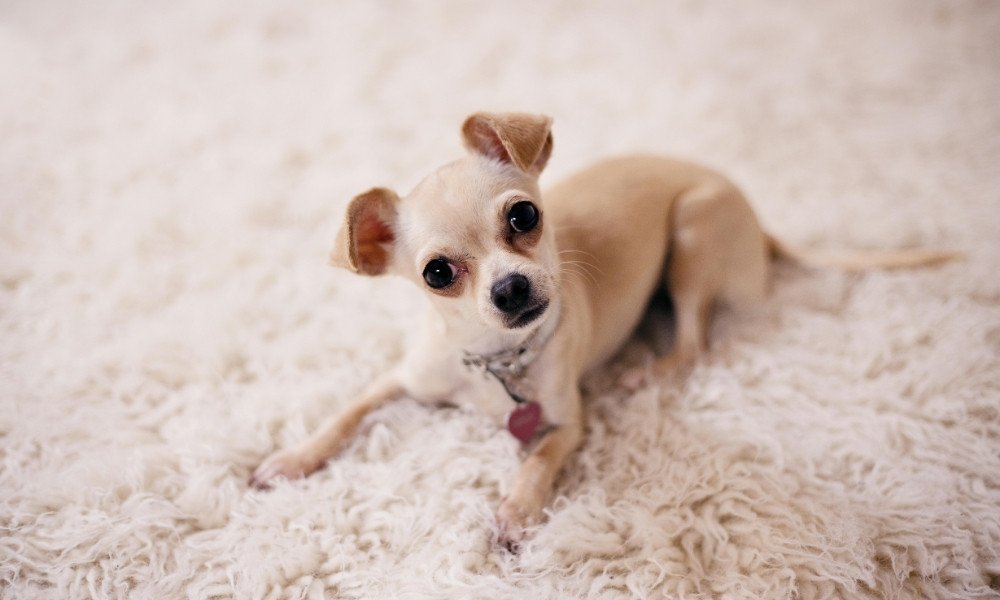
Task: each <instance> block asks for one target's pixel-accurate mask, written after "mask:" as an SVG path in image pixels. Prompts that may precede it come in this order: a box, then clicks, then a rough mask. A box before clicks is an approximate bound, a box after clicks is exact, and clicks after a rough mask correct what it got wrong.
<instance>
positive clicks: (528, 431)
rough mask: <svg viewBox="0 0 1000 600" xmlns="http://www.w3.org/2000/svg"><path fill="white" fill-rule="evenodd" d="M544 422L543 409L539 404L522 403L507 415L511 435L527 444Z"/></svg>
mask: <svg viewBox="0 0 1000 600" xmlns="http://www.w3.org/2000/svg"><path fill="white" fill-rule="evenodd" d="M541 420H542V407H541V405H539V404H538V403H537V402H522V403H520V404H518V405H517V408H515V409H514V410H512V411H510V414H508V415H507V429H508V430H509V431H510V433H511V435H513V436H514V437H516V438H517V439H519V440H521V443H523V444H527V443H528V442H530V441H531V438H532V437H534V436H535V430H537V429H538V423H539V422H540V421H541Z"/></svg>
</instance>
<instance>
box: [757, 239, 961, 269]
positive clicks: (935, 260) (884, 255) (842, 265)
mask: <svg viewBox="0 0 1000 600" xmlns="http://www.w3.org/2000/svg"><path fill="white" fill-rule="evenodd" d="M764 235H765V237H766V238H767V247H768V250H769V252H770V254H771V257H772V258H783V259H786V260H791V261H793V262H796V263H799V264H802V265H806V266H809V267H835V268H838V269H844V270H847V271H863V270H865V269H912V268H915V267H928V266H932V265H939V264H943V263H946V262H949V261H952V260H957V259H959V258H962V257H963V256H964V255H963V254H962V253H961V252H941V251H936V250H924V249H921V248H902V249H899V250H848V251H827V252H812V251H802V250H797V249H795V248H790V247H788V246H786V245H785V244H784V243H782V242H780V241H778V240H777V239H776V238H775V237H774V236H772V235H769V234H766V233H765V234H764Z"/></svg>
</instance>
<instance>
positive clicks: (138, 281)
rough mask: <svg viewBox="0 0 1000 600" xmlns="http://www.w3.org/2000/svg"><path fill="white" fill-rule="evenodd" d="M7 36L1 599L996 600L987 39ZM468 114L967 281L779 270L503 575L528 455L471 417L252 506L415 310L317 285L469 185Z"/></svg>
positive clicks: (987, 11)
mask: <svg viewBox="0 0 1000 600" xmlns="http://www.w3.org/2000/svg"><path fill="white" fill-rule="evenodd" d="M4 10H5V12H4V18H3V19H2V24H0V80H2V81H3V82H4V85H3V93H2V94H0V132H2V135H0V209H2V218H0V391H2V392H0V434H2V436H3V437H2V442H0V456H2V463H0V527H2V528H3V529H2V531H0V594H2V595H3V597H5V598H60V599H62V598H80V597H97V598H100V597H126V596H128V597H157V598H183V597H195V598H198V597H209V596H212V595H216V596H221V597H250V598H253V597H262V598H263V597H276V598H283V597H287V598H299V597H305V598H319V597H324V596H325V597H337V598H391V597H403V598H407V597H412V598H421V597H428V596H429V597H471V598H526V597H532V598H561V597H587V596H589V597H594V598H619V597H621V598H627V597H662V596H664V595H666V596H668V597H678V596H687V597H718V598H723V597H732V598H738V597H788V596H791V595H793V594H798V596H799V597H802V598H815V597H830V598H843V597H866V596H869V595H870V596H874V597H920V596H924V597H938V598H946V597H963V598H989V597H995V596H996V594H997V592H996V589H995V588H994V589H993V590H991V589H990V588H989V587H988V585H989V582H990V578H992V580H993V582H994V586H996V585H997V584H996V583H995V582H996V578H997V577H998V574H1000V560H998V558H997V551H996V549H997V548H998V547H1000V511H998V509H997V507H998V506H1000V476H998V474H1000V458H998V457H1000V414H998V408H997V407H998V406H1000V376H998V375H997V373H1000V282H998V279H997V276H996V274H997V273H998V272H1000V252H998V250H997V239H998V232H1000V214H998V211H997V190H998V189H1000V178H998V171H997V170H996V167H995V164H996V162H997V160H996V157H997V156H998V146H997V143H998V142H997V140H1000V125H998V122H997V119H996V115H997V108H996V107H997V106H998V104H1000V85H998V82H997V79H996V77H995V72H996V68H995V62H994V61H993V59H992V57H993V56H995V50H994V48H995V43H996V42H995V32H996V31H998V30H1000V9H998V8H997V7H995V6H994V5H992V4H982V5H980V4H973V3H969V4H965V3H963V4H954V5H952V4H949V5H940V6H939V5H932V4H927V5H924V4H919V3H918V4H914V3H912V2H909V1H903V0H900V1H890V2H882V3H877V4H872V3H869V2H861V1H857V2H842V3H827V4H824V5H809V6H805V5H803V6H798V5H796V4H794V3H775V2H770V1H764V0H760V1H757V2H752V3H750V4H740V5H739V6H738V7H734V5H733V4H732V3H722V2H719V3H698V4H696V5H694V4H692V5H690V6H688V5H684V4H680V3H669V4H665V5H664V6H658V7H653V6H651V5H647V4H645V3H638V2H636V3H629V2H626V3H624V4H621V3H614V4H601V3H596V2H594V3H588V2H567V3H557V4H552V3H541V2H515V3H509V2H508V3H494V4H491V5H488V6H477V7H473V6H471V5H470V6H467V5H466V4H465V3H445V4H436V5H434V6H429V7H425V8H417V7H416V6H410V5H406V4H393V5H392V6H389V5H380V4H378V3H368V4H365V3H355V4H352V5H350V8H347V7H346V6H345V5H341V4H331V5H327V4H325V3H315V4H311V5H295V6H294V7H292V6H288V5H286V4H269V3H252V2H251V3H246V2H239V3H222V4H217V3H200V2H172V3H169V4H165V5H163V6H160V7H156V6H153V5H150V4H148V3H143V4H135V5H131V4H126V5H114V6H112V5H103V4H101V3H94V2H88V3H79V5H76V4H72V3H71V4H60V5H56V4H50V3H31V2H22V3H12V4H11V5H10V6H8V7H6V8H5V9H4ZM481 108H495V109H499V110H506V109H515V108H516V109H523V110H532V111H538V112H545V113H548V114H552V115H554V116H555V117H556V121H555V130H556V147H555V152H554V154H553V158H552V160H551V162H550V164H549V167H548V169H547V171H546V173H545V175H543V178H542V180H543V184H544V183H545V182H552V181H556V180H557V179H558V178H559V176H560V175H564V174H567V173H569V172H570V171H572V170H574V169H576V168H578V167H580V166H583V165H584V164H586V163H587V162H589V161H590V160H592V159H595V158H598V157H601V156H606V155H608V154H614V153H617V152H620V151H626V150H634V149H641V150H653V151H657V152H662V153H666V154H673V155H677V154H681V155H687V156H691V157H692V158H696V159H700V160H704V161H707V162H710V163H712V164H714V165H716V166H718V167H721V168H722V169H723V170H725V172H726V173H727V174H732V175H734V179H735V180H736V181H737V182H739V183H740V184H742V186H743V187H744V189H745V190H746V191H747V192H748V195H749V197H750V198H751V200H752V201H753V203H754V206H755V207H756V208H757V209H758V212H759V214H761V215H762V219H763V221H764V222H765V224H766V226H767V228H768V229H769V230H770V231H772V232H774V233H775V234H777V235H781V236H782V237H783V239H787V240H788V241H789V242H798V243H803V244H818V245H824V246H829V247H844V246H851V247H861V246H876V245H884V244H885V243H888V245H891V246H899V245H908V244H913V245H922V246H931V247H947V248H956V249H960V250H964V251H967V252H968V253H969V255H970V256H969V259H968V260H967V261H965V262H963V263H957V264H954V265H950V266H947V267H945V268H942V269H935V270H927V271H907V272H894V273H872V274H865V275H844V274H841V273H837V272H834V271H815V272H813V271H806V270H802V269H798V268H793V267H780V268H779V269H778V272H777V277H776V281H775V285H774V289H773V293H772V295H771V297H770V299H769V300H768V301H767V302H766V303H764V304H763V305H761V306H759V307H757V308H755V309H752V310H748V311H745V312H741V313H739V314H737V313H735V312H724V313H722V315H721V318H720V319H719V320H717V321H716V323H715V325H714V327H713V332H712V340H713V342H714V345H713V348H712V350H711V351H710V353H709V355H708V356H707V357H706V359H705V360H704V361H703V362H702V364H701V366H700V367H699V368H698V369H697V370H696V371H695V373H694V374H693V375H692V377H691V378H690V379H689V380H688V381H686V382H685V383H683V384H682V385H680V386H674V385H666V384H664V385H662V386H660V387H657V388H653V389H648V390H646V391H643V392H639V393H638V394H635V395H634V396H624V395H623V394H622V393H621V392H620V391H619V390H617V389H616V388H615V387H614V386H613V385H612V382H613V381H614V377H613V372H611V371H609V372H605V373H602V374H599V375H598V376H597V377H596V378H595V379H594V380H593V381H592V382H591V386H590V387H591V393H590V397H589V400H588V409H589V410H588V413H587V416H586V424H587V428H588V435H587V438H586V440H587V441H586V442H585V445H584V446H583V447H582V449H581V450H580V452H579V453H577V454H576V455H574V457H573V458H572V459H571V460H570V463H569V464H568V465H567V468H566V470H565V473H564V475H563V477H562V478H561V479H560V481H559V484H558V486H557V494H558V495H559V498H557V500H556V501H555V503H554V505H553V506H552V507H551V510H550V517H549V519H548V521H547V523H546V524H545V525H543V526H542V527H541V528H540V529H539V530H538V532H537V533H536V535H535V537H534V538H533V539H532V541H531V542H530V543H528V544H527V545H526V547H525V548H524V549H523V550H522V552H521V554H519V555H517V556H509V555H505V554H503V553H499V552H496V551H494V550H493V546H492V539H491V535H492V531H493V530H492V529H491V527H490V525H489V520H490V519H491V518H492V512H493V509H494V508H495V506H496V504H497V503H498V502H499V499H500V497H501V496H502V495H503V494H504V493H505V492H506V491H507V490H506V489H505V486H506V485H507V482H508V481H509V479H510V476H511V475H512V474H513V473H514V471H515V469H516V468H517V466H518V464H519V462H520V460H519V456H518V444H517V443H516V441H515V440H513V439H512V438H511V437H510V435H509V434H507V433H506V432H505V431H502V430H500V429H497V428H496V427H495V426H494V425H492V424H491V423H490V421H489V420H488V419H485V418H484V417H482V416H480V415H476V414H467V413H464V412H460V411H455V410H431V409H427V408H424V407H421V406H419V405H417V404H416V403H414V402H409V401H403V402H400V403H397V404H393V405H390V406H388V407H386V408H384V409H382V410H380V411H379V412H378V414H377V415H374V416H373V417H374V418H372V419H370V420H368V421H366V423H368V424H369V425H368V426H367V427H365V428H363V430H362V432H361V434H360V435H359V436H358V437H357V438H356V439H355V440H354V441H353V442H352V444H351V445H350V446H349V447H348V449H347V451H346V453H345V455H343V456H342V457H341V458H339V459H338V460H336V461H334V462H333V463H332V464H331V465H330V467H329V468H327V469H325V470H323V471H320V472H319V473H317V474H315V475H314V476H313V477H311V478H310V479H307V480H304V481H301V482H296V483H294V484H288V485H283V486H281V487H279V488H278V489H275V490H273V491H271V492H268V493H256V492H249V493H248V492H247V490H246V485H245V482H246V478H247V476H248V474H249V472H250V470H251V469H252V467H253V466H255V465H256V464H257V463H258V462H259V460H260V459H261V458H262V457H263V456H264V455H266V454H267V452H268V451H270V450H272V449H273V448H275V447H286V446H289V445H292V444H294V443H295V442H296V441H298V440H300V439H302V437H304V436H305V435H306V433H307V432H308V431H309V430H310V429H311V428H312V425H313V424H314V423H315V422H316V421H317V420H318V419H320V418H321V417H322V415H324V414H327V413H329V412H331V411H333V410H336V409H337V408H339V407H342V406H344V405H345V404H346V403H347V402H349V401H350V400H351V398H353V397H354V396H355V395H356V394H357V393H358V392H359V390H360V388H361V387H362V386H363V384H364V383H365V382H367V381H369V380H370V379H371V378H372V377H373V376H374V375H375V374H377V373H379V372H380V371H382V370H384V369H385V368H386V367H387V365H389V364H390V363H391V362H392V361H393V360H394V359H395V358H397V357H398V355H399V354H400V352H401V351H402V348H403V347H404V346H403V341H402V339H401V338H400V336H406V335H407V329H408V328H409V327H410V326H411V324H412V323H413V319H412V314H413V313H414V312H415V311H417V310H420V308H421V306H422V302H424V301H423V300H422V299H421V298H420V296H419V295H418V294H417V293H414V292H412V291H411V290H410V289H409V287H408V285H407V284H405V282H401V281H400V282H396V281H393V280H391V279H384V280H378V281H369V280H364V279H361V278H357V277H352V276H350V275H349V274H346V273H341V272H338V271H336V270H333V269H330V268H329V267H327V266H326V265H325V264H324V261H325V257H326V252H327V250H328V247H329V244H330V242H331V241H332V235H333V232H334V231H335V230H336V227H337V225H338V223H337V220H338V219H339V218H340V215H341V214H342V212H343V207H344V203H346V201H347V200H348V199H349V198H350V197H351V195H353V194H354V193H356V192H357V191H359V190H362V189H364V188H365V187H366V186H368V185H370V184H371V183H372V182H385V183H387V184H388V183H395V184H396V187H398V188H400V189H403V188H406V187H407V186H409V185H412V184H413V183H414V182H415V181H416V179H417V178H418V177H420V176H422V175H423V174H424V173H426V172H427V171H428V170H429V169H431V168H434V167H436V166H437V165H439V164H441V163H442V162H444V161H446V160H449V159H451V158H453V157H455V156H456V155H458V153H460V152H461V150H460V148H459V143H458V137H457V135H456V134H453V133H448V132H453V131H454V129H455V123H457V122H458V121H459V120H460V119H461V118H462V117H463V116H464V115H466V114H468V113H469V112H471V111H473V110H478V109H481ZM805 182H810V185H809V187H806V186H805ZM647 346H648V344H647V343H646V342H645V338H642V339H641V340H640V341H638V342H635V343H633V344H631V345H630V346H629V349H628V350H627V352H626V355H625V358H624V359H623V362H625V363H637V362H641V361H643V360H645V359H647V358H648V357H649V353H648V347H647Z"/></svg>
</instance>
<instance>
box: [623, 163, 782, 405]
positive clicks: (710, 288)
mask: <svg viewBox="0 0 1000 600" xmlns="http://www.w3.org/2000/svg"><path fill="white" fill-rule="evenodd" d="M670 227H671V236H670V247H669V249H668V253H667V260H666V266H665V268H664V275H663V282H664V285H665V286H666V288H667V292H668V293H669V294H670V298H671V300H672V302H673V307H674V319H675V323H676V330H675V336H674V344H673V347H672V348H671V350H670V352H669V353H667V355H666V356H663V357H661V358H659V359H657V360H656V362H654V363H653V365H652V367H651V368H636V369H632V370H630V371H627V372H626V373H625V374H624V375H623V376H622V383H623V384H624V385H625V386H626V387H629V388H632V389H635V388H638V387H640V386H641V385H642V383H643V382H644V381H645V379H647V378H648V377H649V376H654V377H655V376H661V375H665V374H667V373H670V372H673V371H676V370H680V369H684V368H686V367H688V366H690V365H691V364H692V363H693V362H694V361H695V360H696V359H697V358H698V357H699V356H700V355H701V354H703V353H704V352H705V351H706V350H707V348H708V329H709V325H710V323H711V316H712V311H713V309H714V307H715V304H716V303H717V302H718V301H719V300H729V301H739V300H746V299H754V300H757V299H761V298H763V296H764V295H765V292H766V288H767V278H768V256H767V243H766V240H765V237H764V234H763V233H762V232H761V229H760V226H759V225H758V224H757V219H756V217H755V216H754V214H753V211H752V209H751V208H750V206H749V205H748V204H747V202H746V200H745V199H744V198H743V195H742V194H741V193H740V192H739V190H738V189H736V188H735V187H733V186H732V185H730V184H728V183H725V182H720V183H716V184H713V185H710V186H702V187H698V188H695V189H693V190H691V191H689V192H686V193H685V194H683V195H682V196H681V197H679V198H678V199H677V201H676V203H675V205H674V207H673V211H672V214H671V225H670Z"/></svg>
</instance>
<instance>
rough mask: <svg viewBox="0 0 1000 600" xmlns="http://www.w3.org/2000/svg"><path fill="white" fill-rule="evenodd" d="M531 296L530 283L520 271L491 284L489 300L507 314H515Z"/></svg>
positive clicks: (525, 304)
mask: <svg viewBox="0 0 1000 600" xmlns="http://www.w3.org/2000/svg"><path fill="white" fill-rule="evenodd" d="M530 298H531V283H530V282H529V281H528V278H527V277H525V276H524V275H521V274H520V273H513V274H511V275H508V276H507V277H504V278H503V279H501V280H500V281H498V282H496V283H494V284H493V287H492V288H491V289H490V300H492V301H493V306H496V307H497V308H499V309H500V310H501V311H503V312H504V313H506V314H508V315H513V314H517V313H518V312H520V311H521V309H523V308H524V307H525V306H527V304H528V300H529V299H530Z"/></svg>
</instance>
